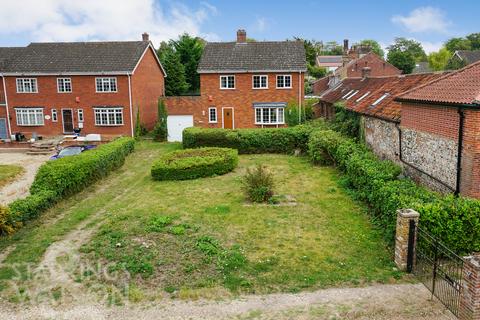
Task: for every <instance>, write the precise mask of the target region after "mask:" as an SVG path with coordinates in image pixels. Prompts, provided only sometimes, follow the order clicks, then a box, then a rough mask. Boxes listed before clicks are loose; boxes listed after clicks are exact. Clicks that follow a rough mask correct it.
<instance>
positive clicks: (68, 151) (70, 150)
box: [50, 145, 97, 160]
mask: <svg viewBox="0 0 480 320" xmlns="http://www.w3.org/2000/svg"><path fill="white" fill-rule="evenodd" d="M96 147H97V146H96V145H85V146H69V147H65V148H62V149H61V150H59V151H58V152H57V154H56V155H54V156H51V157H50V160H56V159H60V158H64V157H69V156H75V155H77V154H80V153H82V152H85V151H88V150H91V149H94V148H96Z"/></svg>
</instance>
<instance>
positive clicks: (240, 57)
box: [166, 30, 307, 140]
mask: <svg viewBox="0 0 480 320" xmlns="http://www.w3.org/2000/svg"><path fill="white" fill-rule="evenodd" d="M306 71H307V68H306V58H305V49H304V46H303V42H300V41H268V42H247V35H246V32H245V31H244V30H239V31H238V32H237V41H236V42H211V43H207V44H206V46H205V49H204V52H203V55H202V57H201V60H200V63H199V67H198V73H199V74H200V95H199V96H189V97H167V100H166V104H167V109H168V113H169V118H168V123H169V127H168V129H169V135H170V136H171V137H170V139H171V140H179V139H181V131H182V129H183V128H185V127H188V126H192V125H195V126H201V127H211V128H264V127H269V128H271V127H279V126H284V125H285V107H286V106H287V103H288V102H290V101H293V102H295V103H297V104H298V105H299V106H300V107H301V106H302V104H303V99H304V77H305V72H306Z"/></svg>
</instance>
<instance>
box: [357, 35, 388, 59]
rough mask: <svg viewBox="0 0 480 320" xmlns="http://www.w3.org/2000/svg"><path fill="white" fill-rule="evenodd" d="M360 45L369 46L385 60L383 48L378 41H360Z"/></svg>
mask: <svg viewBox="0 0 480 320" xmlns="http://www.w3.org/2000/svg"><path fill="white" fill-rule="evenodd" d="M359 44H361V45H366V46H369V47H370V49H372V52H373V53H375V54H377V55H378V56H380V57H382V58H385V52H384V51H383V49H382V47H381V46H380V44H379V43H378V42H377V41H375V40H372V39H365V40H362V41H360V43H359Z"/></svg>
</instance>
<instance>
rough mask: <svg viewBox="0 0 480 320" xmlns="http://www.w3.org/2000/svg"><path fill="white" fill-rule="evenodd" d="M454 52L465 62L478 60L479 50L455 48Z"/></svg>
mask: <svg viewBox="0 0 480 320" xmlns="http://www.w3.org/2000/svg"><path fill="white" fill-rule="evenodd" d="M456 53H457V54H458V56H459V57H460V58H462V60H465V62H466V63H467V64H470V63H474V62H477V61H478V60H480V50H457V51H456Z"/></svg>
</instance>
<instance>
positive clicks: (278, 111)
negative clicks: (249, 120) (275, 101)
mask: <svg viewBox="0 0 480 320" xmlns="http://www.w3.org/2000/svg"><path fill="white" fill-rule="evenodd" d="M264 109H269V110H270V109H275V114H276V116H275V117H276V121H275V122H265V121H264V119H263V110H264ZM258 110H260V121H259V119H258V117H257V111H258ZM268 114H269V118H270V111H269V112H268ZM280 115H281V117H280ZM254 116H255V124H257V125H279V124H285V107H256V108H255V115H254ZM279 118H282V121H279Z"/></svg>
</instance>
